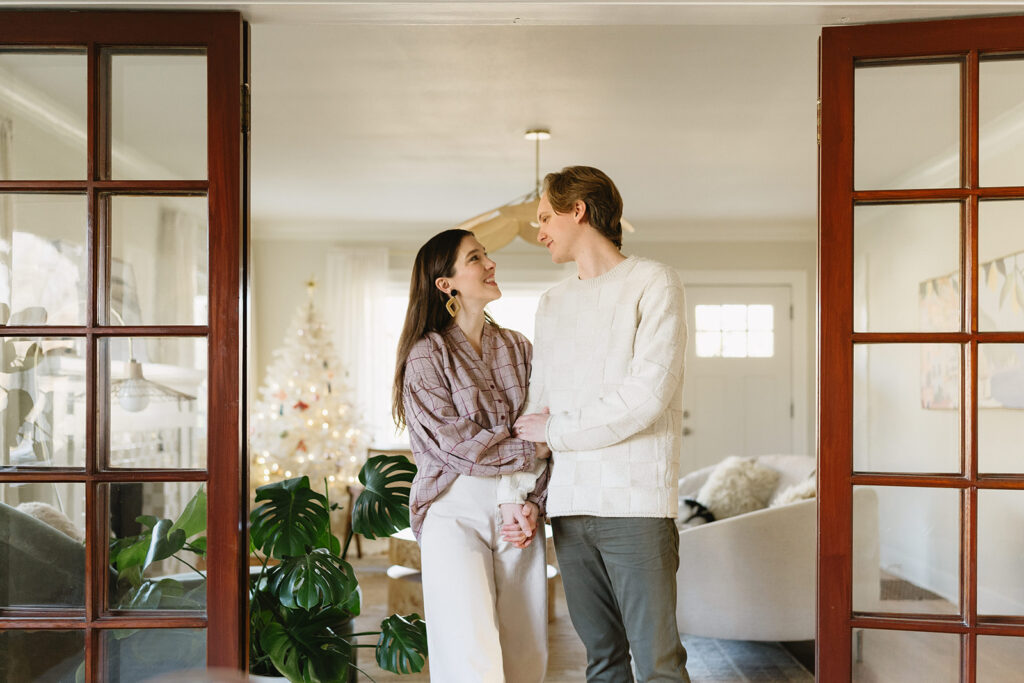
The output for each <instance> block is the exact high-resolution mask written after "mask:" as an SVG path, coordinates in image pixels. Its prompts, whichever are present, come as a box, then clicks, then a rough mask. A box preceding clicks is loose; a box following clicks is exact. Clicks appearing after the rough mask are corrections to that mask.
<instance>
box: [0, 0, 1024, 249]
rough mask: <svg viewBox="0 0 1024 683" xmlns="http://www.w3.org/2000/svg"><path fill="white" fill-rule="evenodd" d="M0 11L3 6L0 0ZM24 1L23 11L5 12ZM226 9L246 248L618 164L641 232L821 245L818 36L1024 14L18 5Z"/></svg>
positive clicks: (449, 213)
mask: <svg viewBox="0 0 1024 683" xmlns="http://www.w3.org/2000/svg"><path fill="white" fill-rule="evenodd" d="M0 3H2V0H0ZM2 4H12V3H2ZM14 4H19V5H23V6H24V5H30V4H35V5H53V4H59V5H61V6H65V7H67V6H75V5H88V6H90V7H99V6H108V7H109V6H119V7H143V6H144V7H150V8H155V7H174V8H185V7H189V8H196V7H197V6H201V7H209V8H213V7H232V8H236V9H241V10H242V11H243V13H244V15H245V16H246V17H247V18H248V19H249V20H250V21H251V22H252V79H251V80H252V92H253V112H252V126H253V128H252V202H251V206H252V217H253V226H254V231H255V235H256V237H285V236H291V237H311V238H326V239H358V240H367V241H378V240H387V239H403V238H404V237H406V236H408V235H410V234H415V235H423V234H429V233H430V231H434V230H439V229H442V228H444V227H448V226H450V225H453V224H456V223H458V222H460V221H462V220H464V219H466V218H469V217H470V216H473V215H476V214H478V213H481V212H482V211H485V210H487V209H490V208H493V207H495V206H497V205H499V204H501V203H504V202H506V201H508V200H510V199H513V198H514V197H516V196H518V195H521V194H523V193H525V192H526V191H528V190H529V189H531V188H532V187H533V180H534V157H533V155H534V149H533V143H531V142H527V141H525V140H523V137H522V134H523V132H524V131H525V130H526V129H528V128H531V127H538V126H541V127H546V128H550V129H551V131H552V139H551V140H550V141H548V142H544V143H541V173H542V174H543V173H544V172H546V171H550V170H556V169H558V168H560V167H562V166H564V165H567V164H589V165H594V166H598V167H600V168H602V169H604V170H605V171H607V172H608V173H609V174H610V175H611V176H612V177H613V178H614V179H615V180H616V182H617V184H618V185H619V188H620V190H621V191H622V194H623V196H624V198H625V202H626V215H627V217H628V218H630V220H631V221H632V222H633V223H634V224H636V226H637V228H638V234H637V235H636V238H639V239H678V238H687V237H688V236H689V237H690V238H693V236H694V235H697V236H698V237H701V238H707V237H709V236H710V237H714V236H716V235H721V236H723V237H725V238H728V237H729V236H732V237H734V238H735V237H736V236H737V235H739V236H741V237H747V238H749V237H751V236H755V237H756V236H757V235H759V234H762V233H763V234H764V235H766V236H772V237H774V238H778V237H779V236H790V237H810V236H812V235H813V225H814V221H815V212H816V206H815V202H816V144H815V109H816V105H815V101H816V96H817V95H816V93H817V84H816V78H817V76H816V74H817V39H818V35H819V34H820V28H821V26H822V25H826V24H838V23H863V22H870V21H891V20H900V19H921V18H929V17H952V16H963V15H967V14H984V13H1009V12H1013V11H1024V2H1021V3H1007V2H988V3H970V2H966V3H949V2H927V1H917V2H915V1H912V0H908V1H906V2H901V3H891V2H860V3H850V2H847V3H842V4H840V3H834V2H802V1H800V0H796V1H790V2H772V1H771V0H748V1H746V2H743V1H740V2H730V1H721V2H623V1H619V2H614V1H601V0H597V1H583V0H578V1H562V2H545V3H525V2H489V3H480V2H468V1H461V2H459V1H456V2H442V3H438V2H405V3H392V2H333V1H329V0H325V1H323V2H319V1H316V0H312V1H306V2H280V1H278V2H274V1H265V2H260V1H258V0H257V1H250V2H245V3H233V2H226V3H225V2H219V3H217V2H205V1H199V2H173V3H172V2H166V3H165V2H147V3H140V2H135V3H123V2H106V3H96V2H88V3H82V2H75V0H71V1H70V2H69V1H68V0H65V1H64V2H60V3H47V2H42V3H39V2H36V3H32V2H24V1H23V2H19V3H14Z"/></svg>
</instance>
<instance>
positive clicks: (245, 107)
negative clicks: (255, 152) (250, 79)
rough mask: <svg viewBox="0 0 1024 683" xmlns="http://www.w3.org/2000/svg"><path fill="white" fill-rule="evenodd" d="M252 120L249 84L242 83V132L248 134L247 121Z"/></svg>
mask: <svg viewBox="0 0 1024 683" xmlns="http://www.w3.org/2000/svg"><path fill="white" fill-rule="evenodd" d="M251 120H252V97H251V96H250V92H249V84H248V83H243V84H242V133H243V134H244V135H248V134H249V123H250V121H251Z"/></svg>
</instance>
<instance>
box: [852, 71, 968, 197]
mask: <svg viewBox="0 0 1024 683" xmlns="http://www.w3.org/2000/svg"><path fill="white" fill-rule="evenodd" d="M854 89H855V93H854V100H855V102H856V105H855V107H854V123H853V126H854V150H853V173H854V187H855V188H856V189H858V190H898V189H907V188H934V187H958V186H959V185H960V64H959V63H958V62H957V63H948V64H913V65H898V66H870V67H869V66H864V67H860V68H857V69H856V71H855V72H854Z"/></svg>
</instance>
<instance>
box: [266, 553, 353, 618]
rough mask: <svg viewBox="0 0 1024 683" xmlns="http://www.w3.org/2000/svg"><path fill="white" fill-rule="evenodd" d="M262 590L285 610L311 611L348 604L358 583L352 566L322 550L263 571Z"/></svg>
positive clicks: (289, 559)
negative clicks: (264, 589) (264, 584)
mask: <svg viewBox="0 0 1024 683" xmlns="http://www.w3.org/2000/svg"><path fill="white" fill-rule="evenodd" d="M266 590H267V591H268V592H269V593H272V594H273V595H275V596H277V599H278V600H280V601H281V604H282V605H284V606H285V607H289V608H292V609H294V608H296V607H301V608H302V609H306V610H312V609H314V608H316V607H320V606H325V607H326V606H329V605H344V604H346V603H348V602H349V601H350V600H351V598H352V593H355V592H356V591H357V590H358V583H357V582H356V575H355V572H354V571H353V569H352V565H350V564H349V563H348V562H346V561H345V560H343V559H341V558H340V557H338V556H336V555H332V554H331V552H330V551H329V550H327V549H326V548H318V549H316V550H314V551H313V552H311V553H307V554H306V555H302V556H301V557H290V558H288V559H287V560H284V561H282V562H281V564H279V565H276V566H274V567H272V568H271V569H270V570H269V571H268V572H267V584H266Z"/></svg>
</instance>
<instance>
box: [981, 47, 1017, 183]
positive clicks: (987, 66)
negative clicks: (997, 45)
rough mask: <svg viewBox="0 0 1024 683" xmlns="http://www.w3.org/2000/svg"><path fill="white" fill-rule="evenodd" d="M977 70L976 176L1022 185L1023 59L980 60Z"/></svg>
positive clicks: (988, 180)
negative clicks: (1021, 119)
mask: <svg viewBox="0 0 1024 683" xmlns="http://www.w3.org/2000/svg"><path fill="white" fill-rule="evenodd" d="M978 72H979V78H980V80H979V84H978V179H979V181H980V182H981V185H982V186H983V187H993V186H1000V185H1024V137H1022V136H1021V131H1020V117H1021V111H1022V110H1024V60H1021V59H982V60H981V63H980V64H979V65H978Z"/></svg>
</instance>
